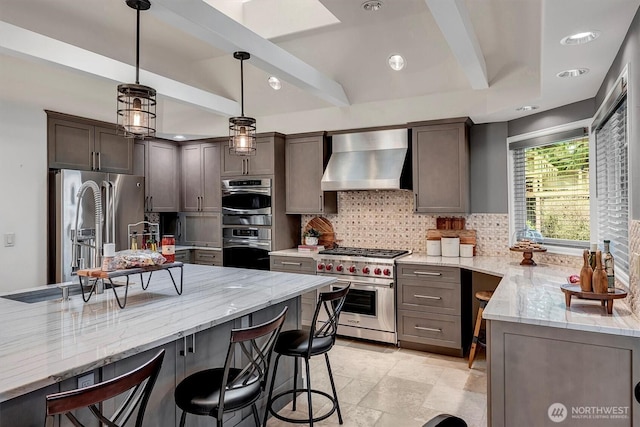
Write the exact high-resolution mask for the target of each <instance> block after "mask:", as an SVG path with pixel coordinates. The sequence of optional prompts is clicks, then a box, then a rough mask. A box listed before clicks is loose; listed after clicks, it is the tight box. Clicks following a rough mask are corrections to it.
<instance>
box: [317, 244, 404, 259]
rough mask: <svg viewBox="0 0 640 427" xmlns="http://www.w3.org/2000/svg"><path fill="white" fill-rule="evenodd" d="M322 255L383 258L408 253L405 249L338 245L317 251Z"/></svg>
mask: <svg viewBox="0 0 640 427" xmlns="http://www.w3.org/2000/svg"><path fill="white" fill-rule="evenodd" d="M319 253H320V254H322V255H342V256H361V257H366V258H385V259H392V258H396V257H399V256H400V255H404V254H407V253H409V251H405V250H394V249H368V248H349V247H338V248H334V249H325V250H322V251H320V252H319Z"/></svg>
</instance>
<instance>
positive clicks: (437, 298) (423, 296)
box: [413, 295, 442, 300]
mask: <svg viewBox="0 0 640 427" xmlns="http://www.w3.org/2000/svg"><path fill="white" fill-rule="evenodd" d="M413 297H414V298H423V299H433V300H441V299H442V297H432V296H431V295H414V296H413Z"/></svg>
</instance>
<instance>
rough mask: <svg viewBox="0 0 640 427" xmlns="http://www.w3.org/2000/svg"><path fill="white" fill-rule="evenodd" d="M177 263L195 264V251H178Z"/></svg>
mask: <svg viewBox="0 0 640 427" xmlns="http://www.w3.org/2000/svg"><path fill="white" fill-rule="evenodd" d="M176 262H182V263H184V264H193V251H192V250H191V249H178V250H176Z"/></svg>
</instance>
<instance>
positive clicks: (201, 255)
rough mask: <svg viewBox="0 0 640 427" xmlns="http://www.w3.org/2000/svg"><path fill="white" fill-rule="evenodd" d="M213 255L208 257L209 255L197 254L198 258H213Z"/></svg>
mask: <svg viewBox="0 0 640 427" xmlns="http://www.w3.org/2000/svg"><path fill="white" fill-rule="evenodd" d="M215 257H216V256H215V255H209V254H198V258H215Z"/></svg>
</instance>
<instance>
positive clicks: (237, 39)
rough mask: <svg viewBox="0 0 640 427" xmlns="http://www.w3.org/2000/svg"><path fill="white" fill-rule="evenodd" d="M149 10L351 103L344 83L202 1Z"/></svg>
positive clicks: (160, 1)
mask: <svg viewBox="0 0 640 427" xmlns="http://www.w3.org/2000/svg"><path fill="white" fill-rule="evenodd" d="M149 12H151V13H153V14H154V15H155V16H156V17H157V18H158V19H160V20H162V21H164V22H166V23H167V24H169V25H171V26H173V27H176V28H179V29H180V30H182V31H184V32H186V33H188V34H191V35H192V36H194V37H196V38H198V39H200V40H203V41H205V42H207V43H210V44H211V45H213V46H215V47H217V48H218V49H221V50H223V51H226V52H228V53H232V52H235V51H238V50H241V51H246V52H249V53H250V54H251V60H250V61H251V64H253V65H255V66H256V67H258V68H260V69H262V70H264V71H266V72H267V73H269V74H273V75H275V76H277V77H278V78H279V79H280V80H284V81H287V82H289V83H290V84H292V85H294V86H297V87H298V88H300V89H302V90H304V91H306V92H309V93H312V94H314V95H315V96H317V97H318V98H321V99H324V100H325V101H328V102H330V103H331V104H333V105H336V106H338V107H346V106H348V105H349V100H348V98H347V95H346V94H345V92H344V89H343V88H342V85H340V83H338V82H336V81H335V80H332V79H330V78H329V77H327V76H325V75H324V74H322V73H321V72H320V71H318V70H317V69H315V68H313V67H312V66H310V65H309V64H307V63H306V62H304V61H302V60H300V59H298V58H297V57H295V56H293V55H292V54H290V53H289V52H287V51H286V50H284V49H282V48H281V47H279V46H277V45H276V44H274V43H272V42H270V41H269V40H267V39H265V38H263V37H260V36H259V35H258V34H256V33H254V32H253V31H251V30H249V29H248V28H246V27H244V26H243V25H242V24H240V23H238V22H236V21H235V20H233V19H231V18H230V17H228V16H227V15H225V14H224V13H222V12H220V11H219V10H217V9H215V8H214V7H212V6H210V5H209V4H207V3H205V2H204V1H202V0H181V1H175V0H154V1H153V7H151V9H150V10H149Z"/></svg>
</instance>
